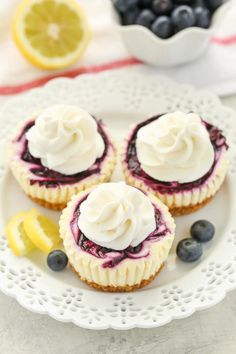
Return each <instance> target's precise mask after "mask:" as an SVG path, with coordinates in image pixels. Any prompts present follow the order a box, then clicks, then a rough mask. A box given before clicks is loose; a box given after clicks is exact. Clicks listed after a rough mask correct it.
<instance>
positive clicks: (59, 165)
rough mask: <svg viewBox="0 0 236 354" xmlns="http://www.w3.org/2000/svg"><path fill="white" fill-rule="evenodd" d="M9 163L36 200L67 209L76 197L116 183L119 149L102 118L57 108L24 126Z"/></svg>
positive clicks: (47, 205)
mask: <svg viewBox="0 0 236 354" xmlns="http://www.w3.org/2000/svg"><path fill="white" fill-rule="evenodd" d="M9 163H10V168H11V170H12V173H13V175H14V176H15V178H16V180H17V181H18V183H19V185H20V186H21V187H22V189H23V190H24V191H25V193H26V194H27V195H28V196H29V197H30V198H32V199H33V200H34V201H35V202H37V203H39V204H41V205H43V206H45V207H49V208H51V209H55V210H62V209H63V208H64V207H65V206H66V204H67V202H68V201H69V200H70V199H71V197H72V195H73V194H75V193H78V192H79V191H81V190H84V189H86V188H88V187H90V186H92V185H96V184H99V183H103V182H106V181H109V180H110V178H111V175H112V173H113V170H114V167H115V163H116V149H115V147H114V144H113V142H112V139H111V137H110V135H109V134H108V132H107V129H106V127H105V126H104V124H103V122H102V121H101V120H98V119H96V118H94V117H93V116H91V115H90V114H89V113H88V112H86V111H85V110H83V109H81V108H79V107H77V106H72V105H64V104H57V105H54V106H51V107H49V108H47V109H45V110H43V111H41V112H40V113H39V114H37V116H36V117H32V119H29V120H27V121H26V122H25V123H24V124H23V125H22V126H21V128H20V130H19V131H18V133H17V135H16V136H15V137H14V139H13V140H12V142H11V144H10V149H9Z"/></svg>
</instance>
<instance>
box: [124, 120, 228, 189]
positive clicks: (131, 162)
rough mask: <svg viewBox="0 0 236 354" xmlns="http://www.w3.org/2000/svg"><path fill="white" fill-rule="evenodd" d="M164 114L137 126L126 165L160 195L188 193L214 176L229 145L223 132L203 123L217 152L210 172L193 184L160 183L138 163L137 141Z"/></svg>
mask: <svg viewBox="0 0 236 354" xmlns="http://www.w3.org/2000/svg"><path fill="white" fill-rule="evenodd" d="M162 115H163V114H160V115H158V116H154V117H152V118H150V119H148V120H146V121H145V122H142V123H140V124H138V125H137V126H136V128H135V129H134V131H133V133H132V135H131V137H130V139H129V142H128V148H127V151H126V159H125V161H126V163H127V165H128V169H129V171H130V172H131V173H132V175H133V176H134V177H136V178H138V179H141V180H142V181H143V182H144V183H145V184H146V185H148V186H149V187H151V188H152V189H153V190H158V191H159V192H160V193H174V192H176V190H177V191H187V190H191V189H193V188H196V187H199V186H200V185H202V184H203V183H204V182H205V181H206V180H207V179H208V178H209V177H210V176H211V174H212V172H213V170H214V168H215V165H216V163H217V161H218V159H219V157H220V154H221V151H222V150H223V149H226V150H227V149H228V145H227V143H226V139H225V137H224V136H223V135H222V132H221V130H219V129H218V128H216V127H214V126H213V125H211V124H210V123H207V122H205V121H202V122H203V124H204V125H205V127H206V129H207V131H208V133H209V137H210V140H211V143H212V146H213V148H214V152H215V159H214V163H213V165H212V167H211V168H210V170H209V171H208V172H207V173H206V174H205V175H204V176H203V177H201V178H199V179H198V180H196V181H193V182H188V183H179V182H176V181H173V182H162V181H159V180H157V179H155V178H152V177H150V176H148V175H147V174H146V173H145V172H144V170H143V169H142V167H141V165H140V162H139V161H138V157H137V152H136V139H137V133H138V131H139V129H140V128H142V127H144V126H145V125H147V124H149V123H151V122H153V121H155V120H156V119H158V118H160V117H161V116H162Z"/></svg>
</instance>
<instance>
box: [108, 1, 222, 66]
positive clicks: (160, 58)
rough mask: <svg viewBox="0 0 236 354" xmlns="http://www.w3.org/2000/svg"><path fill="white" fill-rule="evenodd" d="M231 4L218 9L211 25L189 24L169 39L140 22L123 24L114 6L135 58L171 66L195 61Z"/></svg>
mask: <svg viewBox="0 0 236 354" xmlns="http://www.w3.org/2000/svg"><path fill="white" fill-rule="evenodd" d="M228 5H229V4H227V3H226V4H224V5H222V6H221V7H220V8H219V9H217V11H216V12H215V13H214V15H213V17H212V22H211V26H210V28H208V29H205V28H199V27H190V28H187V29H184V30H182V31H180V32H178V33H177V34H175V35H174V36H172V37H171V38H168V39H160V38H158V37H157V36H155V35H154V34H153V33H152V32H151V31H150V30H149V29H147V28H146V27H143V26H140V25H130V26H121V25H120V22H119V16H118V14H117V12H116V10H115V9H113V17H114V19H115V21H116V23H117V24H118V29H119V31H120V33H121V36H122V38H123V41H124V43H125V45H126V47H127V49H128V51H129V52H130V54H131V55H132V56H133V57H135V58H137V59H139V60H141V61H144V62H146V63H148V64H151V65H155V66H165V67H170V66H175V65H180V64H185V63H187V62H190V61H193V60H194V59H196V58H198V57H199V56H200V55H201V54H202V53H203V52H204V51H205V50H206V49H207V47H208V45H209V43H210V38H211V36H212V34H213V33H214V31H215V29H216V28H217V26H218V25H219V23H220V22H221V20H222V17H223V15H224V13H225V11H226V9H227V7H228Z"/></svg>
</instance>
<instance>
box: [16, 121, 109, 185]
mask: <svg viewBox="0 0 236 354" xmlns="http://www.w3.org/2000/svg"><path fill="white" fill-rule="evenodd" d="M94 119H95V118H94ZM96 122H97V126H98V132H99V133H100V134H101V136H102V138H103V140H104V143H105V149H104V153H103V155H102V157H100V158H98V159H97V160H96V161H95V163H94V164H93V165H92V166H91V167H90V168H89V169H87V170H86V171H83V172H79V173H76V174H73V175H69V176H66V175H63V174H61V173H59V172H56V171H54V170H50V169H49V168H47V167H45V166H43V165H42V163H41V160H40V159H38V158H35V157H33V156H32V155H31V153H30V151H29V148H28V141H27V139H26V133H27V131H28V130H29V129H30V128H31V127H32V126H33V125H34V124H35V122H34V121H33V120H32V121H30V122H28V123H27V124H26V125H25V127H24V128H23V130H22V132H21V133H20V135H19V136H18V137H17V139H16V141H15V142H17V143H18V144H22V150H21V155H20V158H21V159H22V160H23V161H24V162H26V163H28V164H29V171H30V172H31V173H32V174H33V175H34V176H35V178H32V179H31V180H30V184H31V185H33V184H35V183H37V184H39V185H40V186H46V187H47V188H50V187H57V186H59V185H65V184H74V183H77V182H79V181H81V180H83V179H85V178H86V177H89V176H91V175H94V174H99V173H100V171H101V164H102V162H103V161H104V159H105V157H106V155H107V151H108V147H109V145H111V143H110V141H109V139H108V136H107V134H106V133H105V131H104V129H103V124H102V121H100V120H99V121H98V120H96ZM37 177H38V178H37Z"/></svg>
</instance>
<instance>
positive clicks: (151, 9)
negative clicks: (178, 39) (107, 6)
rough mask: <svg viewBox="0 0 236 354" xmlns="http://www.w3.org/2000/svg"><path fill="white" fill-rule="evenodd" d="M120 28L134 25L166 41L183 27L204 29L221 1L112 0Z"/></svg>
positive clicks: (208, 24)
mask: <svg viewBox="0 0 236 354" xmlns="http://www.w3.org/2000/svg"><path fill="white" fill-rule="evenodd" d="M112 2H113V5H114V6H115V8H116V10H117V11H118V12H119V14H120V16H121V22H122V24H123V25H125V26H126V25H132V24H138V25H141V26H145V27H147V28H149V29H150V30H151V31H152V32H153V33H154V34H155V35H156V36H158V37H160V38H163V39H166V38H169V37H171V36H172V35H173V34H175V33H177V32H179V31H181V30H183V29H184V28H187V27H192V26H197V27H202V28H208V27H209V26H210V23H211V16H212V14H213V12H214V11H215V10H216V9H217V8H218V7H219V6H220V5H222V2H223V0H112Z"/></svg>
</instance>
